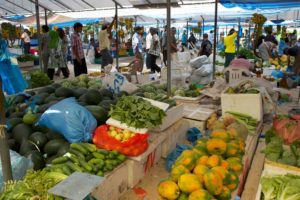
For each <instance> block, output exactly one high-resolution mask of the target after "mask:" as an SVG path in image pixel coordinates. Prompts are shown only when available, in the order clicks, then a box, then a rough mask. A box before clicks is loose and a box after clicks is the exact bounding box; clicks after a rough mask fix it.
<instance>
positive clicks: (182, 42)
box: [181, 31, 188, 47]
mask: <svg viewBox="0 0 300 200" xmlns="http://www.w3.org/2000/svg"><path fill="white" fill-rule="evenodd" d="M187 37H188V36H187V34H186V31H183V34H182V37H181V45H182V46H183V47H187V39H188V38H187Z"/></svg>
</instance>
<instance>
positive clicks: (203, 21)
mask: <svg viewBox="0 0 300 200" xmlns="http://www.w3.org/2000/svg"><path fill="white" fill-rule="evenodd" d="M201 18H202V35H203V34H204V31H205V30H204V28H205V26H204V23H205V20H204V17H203V16H202V15H201Z"/></svg>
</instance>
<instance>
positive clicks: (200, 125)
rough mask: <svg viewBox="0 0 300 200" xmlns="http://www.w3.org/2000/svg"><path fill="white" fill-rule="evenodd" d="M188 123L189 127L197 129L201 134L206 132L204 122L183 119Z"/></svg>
mask: <svg viewBox="0 0 300 200" xmlns="http://www.w3.org/2000/svg"><path fill="white" fill-rule="evenodd" d="M185 120H186V121H188V122H189V125H190V127H196V128H198V129H199V130H200V131H201V132H202V133H205V130H206V121H199V120H193V119H185Z"/></svg>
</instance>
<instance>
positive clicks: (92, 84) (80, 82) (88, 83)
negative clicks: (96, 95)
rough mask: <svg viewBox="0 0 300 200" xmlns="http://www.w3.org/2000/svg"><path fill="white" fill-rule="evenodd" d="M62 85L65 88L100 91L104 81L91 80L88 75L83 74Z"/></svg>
mask: <svg viewBox="0 0 300 200" xmlns="http://www.w3.org/2000/svg"><path fill="white" fill-rule="evenodd" d="M61 85H62V86H63V87H65V88H76V87H82V88H88V89H95V90H100V89H101V88H102V81H101V80H100V79H98V80H97V79H90V78H89V77H88V75H86V74H83V75H80V76H78V77H76V78H75V79H72V80H65V81H62V82H61Z"/></svg>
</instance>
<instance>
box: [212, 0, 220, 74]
mask: <svg viewBox="0 0 300 200" xmlns="http://www.w3.org/2000/svg"><path fill="white" fill-rule="evenodd" d="M218 3H219V1H218V0H215V30H214V54H213V77H214V79H215V71H216V56H217V55H216V54H217V27H218Z"/></svg>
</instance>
